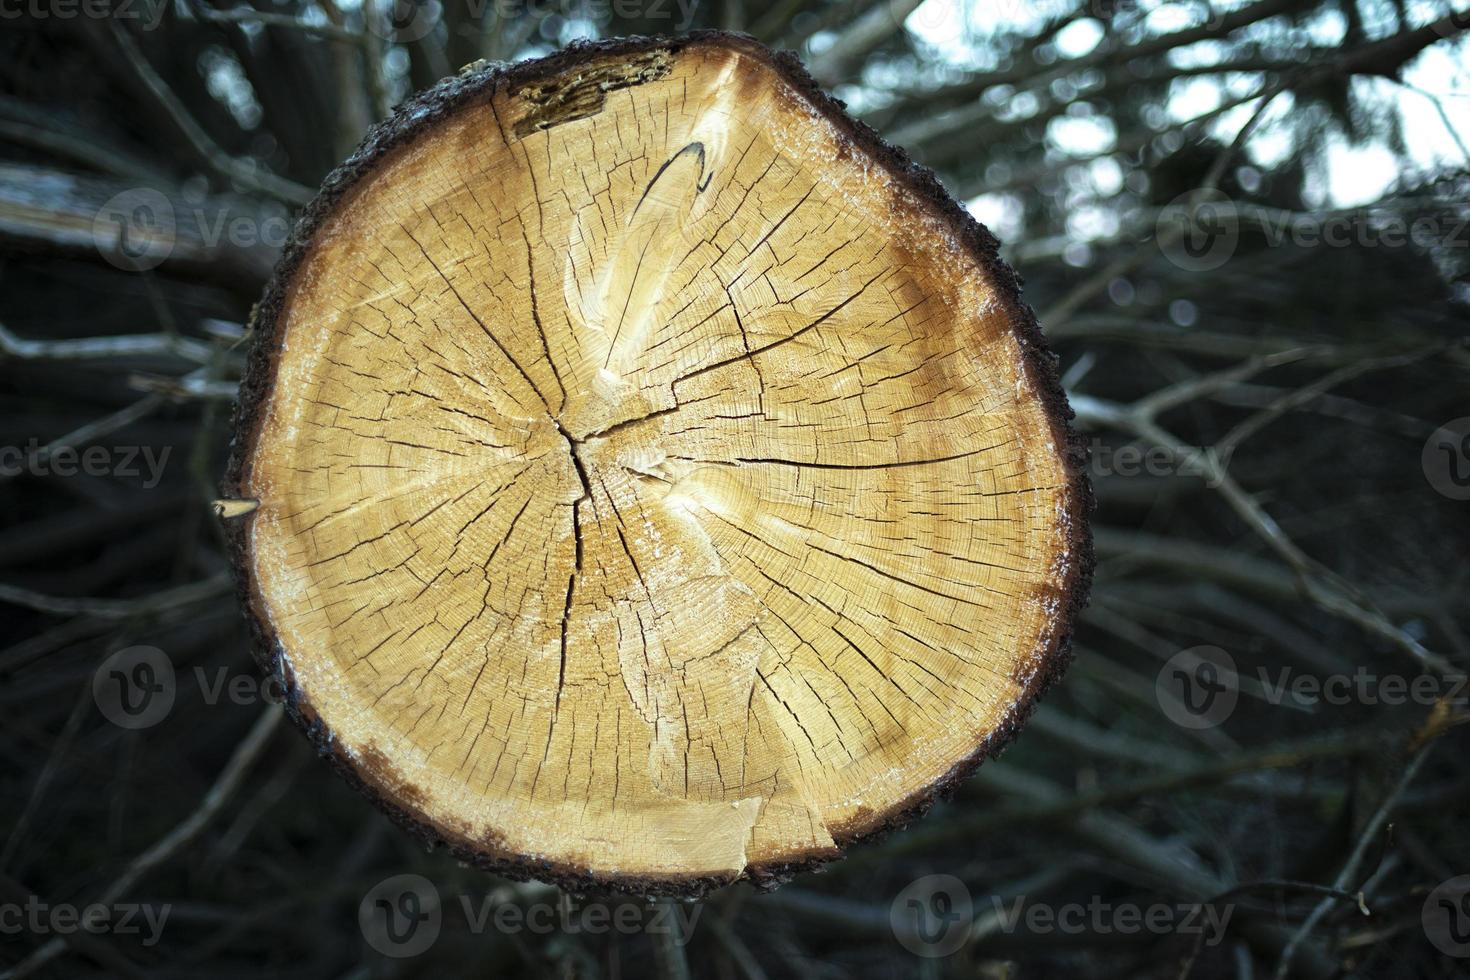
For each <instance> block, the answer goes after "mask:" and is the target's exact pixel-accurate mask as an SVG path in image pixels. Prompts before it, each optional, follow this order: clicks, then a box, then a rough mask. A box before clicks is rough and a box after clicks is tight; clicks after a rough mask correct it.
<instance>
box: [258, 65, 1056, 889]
mask: <svg viewBox="0 0 1470 980" xmlns="http://www.w3.org/2000/svg"><path fill="white" fill-rule="evenodd" d="M650 63H651V64H653V69H652V70H650V71H648V73H647V74H649V75H650V76H658V77H651V78H650V79H649V80H647V81H644V82H642V83H641V84H636V85H632V86H627V87H621V88H610V90H608V91H606V93H605V103H604V104H603V105H602V106H601V108H600V111H596V112H594V113H593V114H591V115H588V116H585V117H584V118H575V119H566V120H562V121H558V122H556V123H555V124H553V125H550V126H549V127H548V128H544V129H540V128H535V127H533V126H530V125H527V124H522V125H520V126H518V125H517V124H518V122H519V121H521V120H523V119H526V118H528V117H530V118H533V119H534V118H535V113H536V110H535V106H533V105H532V104H531V102H532V101H533V99H530V98H528V97H527V94H526V93H525V92H521V93H510V92H507V91H505V90H504V89H503V88H502V89H500V90H498V91H497V92H496V93H495V94H494V96H493V98H490V99H489V100H488V101H487V100H485V99H480V100H478V102H475V103H473V104H471V105H469V106H467V107H463V108H461V109H459V110H457V111H456V112H454V113H452V114H450V115H449V116H448V117H447V118H445V119H443V120H441V121H439V122H437V123H435V124H434V127H433V128H432V130H431V131H430V133H429V134H427V135H423V136H421V137H420V138H418V139H416V140H414V141H412V142H411V143H410V144H408V145H407V146H404V147H400V148H398V149H395V150H393V151H391V152H390V153H388V154H387V155H386V156H385V157H384V158H383V159H382V161H381V162H380V163H379V164H378V165H377V166H376V168H375V169H374V171H373V172H372V173H371V174H369V175H368V176H367V177H366V178H364V179H363V180H362V181H361V182H360V183H359V184H358V186H357V187H356V188H355V189H354V190H353V191H352V192H351V193H350V194H349V195H348V196H347V197H346V199H345V200H344V201H343V202H342V203H341V204H340V205H339V206H338V209H337V213H336V214H335V216H334V217H333V218H332V220H331V221H329V222H328V223H327V225H326V226H325V229H324V231H323V232H322V233H321V235H320V237H319V239H318V240H317V242H316V243H315V245H314V246H313V247H312V248H311V249H310V251H309V253H308V255H307V257H306V259H305V262H304V264H303V265H302V267H301V269H300V271H299V272H298V274H297V276H296V278H295V281H294V285H293V287H292V289H291V291H290V293H289V294H288V296H287V298H286V303H285V306H284V308H283V313H282V316H283V317H284V332H283V335H282V340H283V345H284V346H283V350H282V352H281V353H280V355H279V362H278V365H277V374H276V379H275V385H274V388H273V390H272V394H271V396H270V398H269V400H268V402H267V404H266V405H265V407H264V411H263V414H262V416H261V420H260V422H259V427H258V431H257V437H256V444H255V446H254V447H253V450H254V452H253V455H252V457H251V459H250V461H249V465H248V467H247V470H246V473H245V476H244V480H243V483H242V486H241V488H240V489H241V495H242V496H247V497H251V498H256V499H258V500H259V501H260V506H259V508H258V509H257V510H256V511H255V512H254V513H252V514H251V515H250V516H249V518H248V519H249V520H250V521H251V524H250V527H249V531H248V545H249V551H250V556H251V562H252V568H251V573H252V575H253V576H254V579H253V581H254V588H255V590H256V593H257V597H258V602H259V604H260V606H261V610H262V614H263V616H264V618H265V619H266V620H267V623H268V626H269V628H270V629H271V630H272V631H274V632H275V634H276V635H277V637H278V638H279V641H280V645H281V647H282V648H283V649H284V651H285V659H286V664H285V666H286V667H287V668H288V669H289V671H290V672H291V674H292V675H293V677H294V680H295V682H296V684H297V685H299V688H300V689H301V691H302V692H303V693H304V696H305V698H306V699H307V701H308V703H309V704H310V707H311V710H312V711H313V712H314V713H315V714H316V715H317V716H319V717H320V719H321V720H322V722H323V723H324V724H325V725H326V726H327V728H328V729H329V730H330V732H331V733H332V737H333V739H334V747H335V748H336V749H337V751H339V752H341V753H342V754H343V755H344V756H346V757H347V758H348V759H349V760H351V762H352V763H353V765H354V766H355V767H356V768H357V769H358V770H359V772H360V773H361V774H362V775H363V777H364V778H365V779H366V780H367V781H368V782H369V783H370V784H372V785H373V786H375V787H376V788H377V789H378V791H379V792H380V793H384V794H387V795H389V796H391V797H395V798H396V800H397V802H398V803H399V805H401V806H403V807H405V808H406V809H407V810H408V811H409V812H410V814H411V815H413V816H415V817H416V818H418V819H420V820H423V821H425V822H427V823H430V824H431V825H433V826H434V827H435V828H436V830H437V831H439V832H440V833H443V834H444V835H446V836H448V837H449V838H450V839H451V840H453V841H455V842H456V843H458V844H460V845H461V846H469V847H471V848H478V849H482V850H483V851H484V852H486V853H488V854H491V855H501V854H508V855H523V856H527V857H529V858H531V859H534V860H545V861H548V862H551V863H552V864H553V865H555V866H557V867H561V868H568V869H574V870H576V871H579V872H588V873H591V874H594V875H597V876H603V877H607V878H609V879H616V878H619V877H628V876H632V877H647V878H653V879H656V878H662V877H667V878H670V879H679V878H684V877H690V876H695V875H713V876H717V877H734V876H736V875H738V874H739V873H741V872H742V871H744V870H745V869H746V868H747V867H748V866H751V865H769V864H773V863H780V862H786V861H802V860H806V859H809V858H812V857H821V856H827V855H831V854H832V853H833V851H834V844H833V837H834V836H836V837H838V838H839V839H843V838H845V837H850V836H852V835H854V834H860V833H863V832H866V831H868V830H870V829H872V828H873V827H875V826H876V825H877V824H879V823H881V822H882V821H883V820H884V819H886V818H887V816H888V815H889V814H890V813H891V812H892V811H894V809H895V808H898V807H901V806H902V805H903V804H905V803H906V801H908V800H910V799H911V798H913V797H914V796H915V795H916V794H920V793H922V792H923V791H924V789H925V788H926V787H927V786H929V785H930V784H931V783H933V782H934V781H936V780H937V779H940V778H941V777H942V776H944V774H945V773H947V772H948V771H949V770H950V769H951V768H952V767H954V766H955V765H956V764H957V763H958V762H960V761H961V760H963V759H964V758H966V757H967V756H969V755H970V754H971V753H973V752H974V751H975V749H976V746H977V745H978V744H980V743H981V742H982V741H983V740H984V738H985V737H986V736H987V735H988V734H989V733H991V732H993V731H995V730H996V729H997V728H998V727H1000V726H1002V725H1004V724H1005V723H1006V722H1007V720H1008V719H1009V717H1010V715H1011V713H1012V711H1013V708H1014V706H1015V703H1016V701H1017V699H1018V698H1019V697H1020V696H1021V694H1022V691H1023V689H1024V688H1025V686H1026V685H1027V683H1028V682H1029V681H1031V679H1032V675H1033V674H1034V673H1035V672H1036V671H1037V670H1039V669H1042V668H1041V665H1040V664H1039V663H1038V662H1037V661H1038V658H1037V651H1038V650H1041V649H1044V648H1046V647H1047V646H1048V645H1049V644H1052V643H1053V642H1054V640H1055V637H1054V636H1053V635H1052V633H1053V630H1054V627H1055V620H1056V618H1057V617H1058V615H1059V610H1058V605H1059V603H1060V602H1061V601H1062V600H1060V599H1058V595H1059V593H1060V591H1061V590H1062V589H1063V588H1064V587H1065V586H1066V585H1067V584H1068V582H1069V581H1070V579H1069V576H1073V573H1074V572H1075V564H1076V561H1077V560H1078V556H1076V555H1074V554H1071V553H1069V550H1068V549H1069V533H1070V529H1071V526H1072V524H1073V523H1074V522H1076V521H1078V520H1080V519H1081V515H1078V514H1076V513H1073V512H1072V511H1073V510H1075V506H1076V503H1075V499H1074V498H1073V497H1069V495H1068V486H1069V481H1071V479H1072V477H1071V475H1070V474H1069V473H1068V472H1067V468H1066V466H1065V464H1064V461H1063V458H1062V452H1063V448H1064V447H1062V446H1059V445H1057V444H1056V443H1057V438H1056V435H1055V433H1056V429H1055V427H1054V425H1053V419H1051V418H1050V417H1048V414H1047V412H1046V410H1045V409H1044V407H1043V406H1042V405H1041V404H1040V402H1039V400H1038V393H1037V392H1036V391H1034V390H1032V379H1031V378H1030V377H1029V376H1028V374H1027V372H1026V370H1025V369H1024V367H1023V360H1024V358H1023V353H1022V351H1021V348H1020V346H1019V344H1018V341H1017V339H1016V337H1015V336H1014V335H1013V332H1012V327H1011V317H1012V316H1013V315H1014V312H1015V311H1014V308H1013V305H1011V304H1009V303H1008V302H1003V301H1002V296H1001V294H1000V292H998V291H997V289H996V287H995V285H994V284H993V283H991V282H989V281H988V279H987V273H986V272H985V271H984V270H983V269H982V268H980V267H979V265H978V263H977V261H976V259H975V258H974V256H973V255H972V254H971V253H969V252H967V251H966V249H965V248H964V247H962V244H961V243H960V242H958V241H956V240H955V238H954V234H953V230H952V228H951V226H950V223H949V222H948V220H947V219H945V218H943V217H942V216H941V215H940V214H939V213H938V212H937V210H936V209H935V208H934V207H933V206H932V204H931V203H930V202H929V201H926V200H924V199H921V197H920V196H919V195H917V194H916V193H915V192H914V191H912V190H911V189H909V187H908V186H907V185H906V184H904V183H903V182H902V181H899V180H897V179H895V178H894V176H893V175H892V174H890V173H889V172H888V171H887V170H886V169H885V168H884V167H883V166H881V165H880V164H879V163H877V162H876V161H874V160H872V159H869V158H868V157H867V156H866V155H865V154H864V153H862V152H859V151H855V150H854V147H853V146H852V144H851V143H850V142H849V141H848V140H847V139H845V138H844V137H842V136H841V134H840V133H839V132H838V130H837V129H836V128H835V127H834V124H833V123H832V122H831V121H830V120H829V119H828V118H827V117H826V116H824V115H822V114H820V113H818V112H816V111H814V110H813V109H812V108H811V107H810V106H809V104H808V103H807V101H806V100H805V98H804V96H802V95H801V94H800V93H798V92H797V91H796V90H795V89H793V88H792V86H791V85H789V84H788V83H787V82H786V81H785V80H784V79H783V78H782V77H780V75H779V74H778V73H777V72H775V71H774V70H773V69H772V68H771V67H770V66H769V65H768V64H767V63H765V62H764V61H763V60H762V59H760V58H758V57H755V56H752V55H751V54H749V53H748V52H743V51H741V50H739V49H735V48H730V47H726V46H721V45H716V44H710V45H696V46H693V47H691V48H688V49H685V50H682V51H680V52H678V54H677V56H674V57H669V58H665V59H663V60H661V61H658V60H655V61H653V62H650ZM533 95H535V93H533ZM536 97H541V96H536ZM518 129H519V130H521V131H523V132H524V135H519V136H518V135H517V130H518Z"/></svg>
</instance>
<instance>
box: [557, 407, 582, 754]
mask: <svg viewBox="0 0 1470 980" xmlns="http://www.w3.org/2000/svg"><path fill="white" fill-rule="evenodd" d="M551 424H552V425H554V426H556V431H557V432H560V433H561V435H562V438H564V439H566V441H567V449H568V451H570V452H571V455H572V467H573V468H574V469H576V471H577V479H578V480H579V481H581V483H582V496H580V497H578V498H577V499H576V500H574V501H573V502H572V546H573V548H574V549H575V551H574V553H573V558H572V573H571V574H570V575H568V576H567V598H566V604H565V605H564V606H563V607H562V612H561V665H560V667H559V668H558V669H557V675H556V704H555V705H554V706H553V708H552V713H551V714H552V724H553V725H555V724H556V716H557V714H559V713H560V711H561V693H562V689H563V688H564V687H565V686H566V680H567V628H568V627H569V626H570V625H571V622H572V599H573V598H574V597H575V595H576V592H577V576H578V575H579V574H581V571H582V505H583V504H584V503H587V502H588V501H590V500H591V499H592V485H591V484H590V483H589V482H588V481H587V467H586V464H584V463H583V462H582V456H581V454H580V453H578V452H577V447H578V446H580V445H582V440H580V439H575V438H573V437H572V436H571V434H570V433H568V432H567V431H566V430H565V429H563V428H562V427H561V423H560V422H558V421H557V420H556V419H555V418H553V419H552V420H551ZM547 745H548V747H549V746H550V742H549V741H548V743H547Z"/></svg>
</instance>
